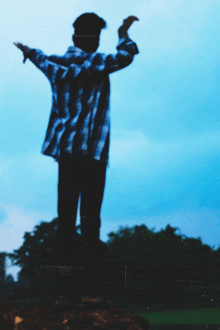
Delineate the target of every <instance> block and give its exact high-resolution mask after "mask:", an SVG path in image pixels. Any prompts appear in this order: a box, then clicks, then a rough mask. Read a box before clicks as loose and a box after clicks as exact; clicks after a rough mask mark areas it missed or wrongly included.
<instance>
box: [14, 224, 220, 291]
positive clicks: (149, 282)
mask: <svg viewBox="0 0 220 330" xmlns="http://www.w3.org/2000/svg"><path fill="white" fill-rule="evenodd" d="M79 229H80V228H79V227H78V231H79ZM56 237H57V219H54V220H53V221H52V222H49V223H48V222H41V224H40V225H37V226H35V228H34V230H33V232H31V233H28V232H26V233H25V234H24V243H23V245H22V246H21V247H20V248H19V249H17V250H14V253H12V254H10V255H9V256H10V258H11V260H12V261H13V263H14V264H15V265H18V266H20V267H22V269H21V271H20V273H19V280H20V281H28V282H29V283H32V284H33V283H34V284H35V285H36V283H41V285H42V283H47V285H48V282H47V280H48V281H49V282H50V283H52V280H53V276H52V275H50V276H49V278H47V279H46V278H44V280H42V278H43V277H42V276H43V275H42V274H41V273H40V272H39V269H41V267H42V266H50V265H51V266H52V265H54V261H55V251H56ZM77 237H78V238H77V239H78V242H79V246H80V233H79V232H78V236H77ZM108 237H109V240H108V241H107V243H104V242H101V247H102V250H103V254H102V264H103V272H102V274H101V275H100V276H101V277H102V285H103V287H104V288H108V287H109V288H110V289H109V290H111V294H113V293H114V290H115V292H117V293H118V294H123V292H124V291H126V292H129V295H138V296H139V297H140V296H141V295H147V294H152V293H155V292H157V291H160V293H161V294H163V293H164V294H165V293H169V292H182V290H184V289H185V288H187V287H190V286H195V285H196V286H204V285H205V286H208V285H219V283H220V248H218V249H217V250H214V249H213V248H211V247H210V246H208V245H206V244H202V241H201V239H200V238H188V237H186V236H184V235H182V234H181V233H180V232H179V231H178V228H172V227H171V226H170V225H167V227H166V229H164V230H162V229H161V231H160V232H155V231H154V230H152V229H148V228H147V227H146V226H145V225H141V226H134V227H132V228H120V229H119V230H118V231H117V232H116V233H113V232H111V233H110V234H108ZM80 251H81V250H80V249H79V250H78V261H79V263H80V258H81V257H82V256H81V252H80ZM55 280H56V279H55ZM78 283H79V282H78ZM100 283H101V282H100Z"/></svg>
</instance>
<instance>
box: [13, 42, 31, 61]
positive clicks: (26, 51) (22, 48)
mask: <svg viewBox="0 0 220 330" xmlns="http://www.w3.org/2000/svg"><path fill="white" fill-rule="evenodd" d="M13 44H14V45H15V46H16V47H17V48H18V49H20V50H21V51H22V52H23V56H24V59H23V63H25V61H26V59H27V58H28V52H29V51H30V50H31V48H29V47H28V46H24V45H23V44H22V43H20V42H13Z"/></svg>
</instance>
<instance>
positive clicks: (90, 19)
mask: <svg viewBox="0 0 220 330" xmlns="http://www.w3.org/2000/svg"><path fill="white" fill-rule="evenodd" d="M73 27H74V29H75V35H100V32H101V29H104V28H105V27H106V22H105V21H104V20H103V19H102V18H101V17H99V16H98V15H96V14H94V13H85V14H82V15H80V16H79V17H78V18H77V19H76V20H75V22H74V23H73Z"/></svg>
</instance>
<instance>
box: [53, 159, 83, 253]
mask: <svg viewBox="0 0 220 330" xmlns="http://www.w3.org/2000/svg"><path fill="white" fill-rule="evenodd" d="M79 192H80V182H79V173H78V171H77V163H76V162H75V161H73V160H61V161H60V162H59V181H58V249H60V251H61V252H63V253H67V254H70V255H71V253H72V254H73V252H74V251H72V250H73V249H74V238H75V236H76V229H75V225H76V215H77V206H78V200H79Z"/></svg>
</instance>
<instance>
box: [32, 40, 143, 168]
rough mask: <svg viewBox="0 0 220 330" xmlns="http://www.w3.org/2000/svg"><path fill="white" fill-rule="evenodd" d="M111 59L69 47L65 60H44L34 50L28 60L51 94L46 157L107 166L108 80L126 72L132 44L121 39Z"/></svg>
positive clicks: (44, 147)
mask: <svg viewBox="0 0 220 330" xmlns="http://www.w3.org/2000/svg"><path fill="white" fill-rule="evenodd" d="M117 50H118V52H117V53H116V54H115V55H105V54H100V53H96V52H94V53H88V54H87V53H85V52H83V51H82V50H81V49H79V48H77V47H74V46H70V47H69V48H68V50H67V52H66V53H65V54H64V56H56V55H54V56H46V55H45V54H44V53H43V52H42V51H41V50H39V49H32V50H31V51H30V53H29V55H28V57H29V59H30V60H31V61H32V62H33V63H34V64H35V65H36V66H37V67H38V68H39V69H40V70H41V71H42V72H43V73H44V74H45V75H46V76H47V78H48V79H49V81H50V84H51V88H52V109H51V114H50V119H49V123H48V127H47V132H46V137H45V140H44V143H43V146H42V153H43V154H44V155H48V156H52V157H53V158H55V159H56V160H58V161H59V159H61V158H62V157H66V156H67V157H69V156H71V157H74V156H80V155H82V156H83V155H89V156H91V157H92V158H94V159H96V160H99V161H104V162H106V163H107V162H108V153H109V136H110V115H109V94H110V89H109V87H110V83H109V74H110V73H112V72H115V71H117V70H120V69H122V68H124V67H126V66H128V65H129V64H130V63H131V62H132V60H133V58H134V55H135V54H138V49H137V46H136V44H135V43H134V42H133V41H132V40H131V39H129V38H123V39H121V40H120V41H119V44H118V46H117Z"/></svg>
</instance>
